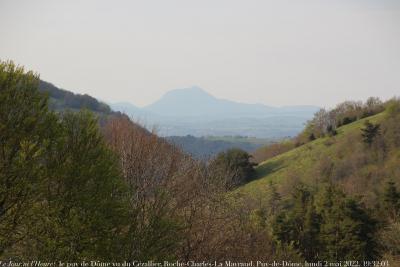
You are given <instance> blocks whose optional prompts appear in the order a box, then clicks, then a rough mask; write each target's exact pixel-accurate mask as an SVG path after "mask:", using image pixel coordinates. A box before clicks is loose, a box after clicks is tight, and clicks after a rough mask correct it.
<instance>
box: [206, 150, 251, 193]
mask: <svg viewBox="0 0 400 267" xmlns="http://www.w3.org/2000/svg"><path fill="white" fill-rule="evenodd" d="M250 158H251V156H250V155H249V154H248V153H247V152H246V151H243V150H240V149H236V148H233V149H230V150H228V151H226V152H221V153H220V154H218V155H217V156H216V157H215V158H214V159H213V160H212V161H211V163H210V169H211V170H212V171H213V172H214V174H215V175H216V176H218V175H220V174H221V173H222V174H228V177H226V178H225V182H226V186H227V188H230V187H235V186H238V185H241V184H243V183H246V182H248V181H250V180H251V179H252V178H253V175H254V166H255V165H256V164H255V163H253V162H251V161H250Z"/></svg>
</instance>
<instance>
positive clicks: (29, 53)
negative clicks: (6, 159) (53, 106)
mask: <svg viewBox="0 0 400 267" xmlns="http://www.w3.org/2000/svg"><path fill="white" fill-rule="evenodd" d="M0 59H2V60H5V59H12V60H14V61H15V62H16V63H18V64H21V65H25V66H26V67H27V68H28V69H33V70H35V71H37V72H39V73H40V75H41V78H42V79H44V80H46V81H50V82H52V83H54V84H55V85H57V86H60V87H62V88H65V89H68V90H71V91H73V92H79V93H88V94H90V95H93V96H95V97H97V98H100V99H103V100H107V101H113V102H115V101H129V102H132V103H134V104H136V105H139V106H142V105H146V104H149V103H151V102H152V101H155V100H156V99H158V98H159V97H160V96H161V95H162V94H163V93H165V92H166V91H168V90H171V89H175V88H183V87H189V86H192V85H197V86H200V87H202V88H203V89H205V90H207V91H208V92H210V93H211V94H213V95H215V96H217V97H220V98H227V99H231V100H237V101H241V102H249V103H256V102H257V103H264V104H268V105H275V106H279V105H293V104H314V105H319V106H331V105H333V104H335V103H337V102H340V101H343V100H346V99H365V98H366V97H368V96H371V95H374V96H380V97H382V98H388V97H391V96H394V95H400V1H398V0H376V1H372V0H319V1H311V0H291V1H289V0H275V1H272V0H241V1H237V0H157V1H155V0H143V1H132V0H131V1H128V0H127V1H118V0H117V1H116V0H108V1H99V0H91V1H89V0H79V1H72V0H65V1H57V0H35V1H32V0H26V1H19V0H0Z"/></svg>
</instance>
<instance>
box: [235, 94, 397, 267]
mask: <svg viewBox="0 0 400 267" xmlns="http://www.w3.org/2000/svg"><path fill="white" fill-rule="evenodd" d="M344 106H346V107H347V108H346V109H342V108H343V107H344ZM339 110H341V112H339ZM356 110H357V112H355V111H356ZM374 114H376V115H374ZM399 125H400V101H399V100H398V99H392V100H390V101H388V102H386V103H382V102H380V101H379V100H377V99H376V98H371V99H370V100H369V101H367V103H365V104H362V103H359V102H346V103H344V104H340V105H338V107H337V108H335V109H333V110H332V111H325V110H324V111H321V112H319V113H317V114H316V115H315V118H314V119H313V120H312V121H310V122H309V124H308V126H307V127H306V129H305V130H304V132H303V133H302V134H300V135H299V137H298V138H296V139H294V140H292V141H286V142H284V143H282V144H281V145H280V146H279V145H273V146H269V147H266V148H264V149H263V151H264V153H260V152H259V154H258V157H259V159H261V158H262V156H264V157H266V160H265V161H263V162H261V163H260V164H259V166H258V167H257V169H256V172H257V175H256V176H257V179H256V180H255V181H253V182H250V183H248V184H247V185H245V186H243V187H241V188H240V189H238V190H237V192H236V193H237V194H239V195H241V196H243V197H244V198H246V201H250V202H251V203H254V202H255V203H260V201H261V203H262V204H258V205H257V207H256V208H255V209H254V212H255V214H256V218H257V220H259V222H260V223H262V224H263V225H265V226H266V227H267V228H268V229H270V230H271V231H272V232H274V233H275V236H276V237H277V238H278V240H280V241H281V242H283V243H286V244H292V245H293V246H294V247H295V248H296V249H298V250H299V251H300V252H301V254H302V255H303V256H304V257H305V258H306V259H308V260H315V259H320V258H324V259H338V258H340V257H343V256H345V257H347V258H351V257H354V255H359V257H360V258H363V259H365V258H379V257H382V258H384V259H391V260H393V261H396V260H397V262H398V260H399V255H400V251H399V248H400V243H399V240H400V238H399V237H400V236H399V235H400V224H399V219H400V218H399V215H400V169H399V163H400V154H399V152H400V127H399ZM273 152H275V154H274V153H273ZM249 199H251V200H249ZM397 264H398V263H397Z"/></svg>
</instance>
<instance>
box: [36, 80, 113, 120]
mask: <svg viewBox="0 0 400 267" xmlns="http://www.w3.org/2000/svg"><path fill="white" fill-rule="evenodd" d="M39 91H41V92H44V93H46V94H47V95H48V96H49V98H50V99H49V106H50V108H51V109H54V110H58V111H60V110H65V109H70V110H80V109H83V108H86V109H89V110H91V111H93V112H96V113H100V114H103V115H104V114H110V113H112V111H111V109H110V107H109V106H108V105H107V104H105V103H102V102H100V101H98V100H97V99H96V98H94V97H91V96H90V95H86V94H85V95H80V94H74V93H72V92H69V91H67V90H64V89H60V88H58V87H56V86H54V85H53V84H51V83H49V82H45V81H43V80H40V81H39Z"/></svg>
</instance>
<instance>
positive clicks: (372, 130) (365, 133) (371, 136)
mask: <svg viewBox="0 0 400 267" xmlns="http://www.w3.org/2000/svg"><path fill="white" fill-rule="evenodd" d="M379 127H380V125H379V124H375V125H374V124H372V123H370V122H369V121H368V120H366V121H365V123H364V128H363V129H361V131H362V134H361V135H362V137H363V142H364V143H366V144H367V145H369V146H370V145H371V144H372V142H374V140H375V137H376V136H377V135H378V134H379Z"/></svg>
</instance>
